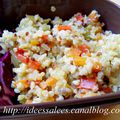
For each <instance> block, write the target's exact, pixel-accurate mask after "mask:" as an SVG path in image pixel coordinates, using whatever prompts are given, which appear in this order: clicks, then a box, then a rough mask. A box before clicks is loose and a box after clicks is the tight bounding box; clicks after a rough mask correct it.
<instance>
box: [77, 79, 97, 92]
mask: <svg viewBox="0 0 120 120" xmlns="http://www.w3.org/2000/svg"><path fill="white" fill-rule="evenodd" d="M78 88H80V89H88V90H94V89H97V84H96V79H94V78H87V77H82V78H81V82H80V85H79V87H78Z"/></svg>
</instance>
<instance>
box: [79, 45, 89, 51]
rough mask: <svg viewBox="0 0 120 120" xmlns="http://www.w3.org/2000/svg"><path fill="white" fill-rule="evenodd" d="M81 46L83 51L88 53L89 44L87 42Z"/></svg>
mask: <svg viewBox="0 0 120 120" xmlns="http://www.w3.org/2000/svg"><path fill="white" fill-rule="evenodd" d="M79 48H80V50H81V52H82V53H88V52H89V50H90V48H89V46H87V45H86V44H82V45H81V46H80V47H79Z"/></svg>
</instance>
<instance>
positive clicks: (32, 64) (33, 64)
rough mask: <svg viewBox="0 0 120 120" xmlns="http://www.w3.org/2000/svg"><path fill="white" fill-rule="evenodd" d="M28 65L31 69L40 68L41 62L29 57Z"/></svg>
mask: <svg viewBox="0 0 120 120" xmlns="http://www.w3.org/2000/svg"><path fill="white" fill-rule="evenodd" d="M28 67H30V68H32V69H40V68H41V64H40V63H39V62H38V61H35V60H31V59H29V61H28Z"/></svg>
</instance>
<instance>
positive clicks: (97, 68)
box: [92, 62, 102, 73]
mask: <svg viewBox="0 0 120 120" xmlns="http://www.w3.org/2000/svg"><path fill="white" fill-rule="evenodd" d="M101 69H102V65H101V63H100V62H95V63H94V65H93V69H92V70H93V72H95V73H97V72H100V71H101Z"/></svg>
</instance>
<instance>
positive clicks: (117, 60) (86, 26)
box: [0, 10, 120, 104]
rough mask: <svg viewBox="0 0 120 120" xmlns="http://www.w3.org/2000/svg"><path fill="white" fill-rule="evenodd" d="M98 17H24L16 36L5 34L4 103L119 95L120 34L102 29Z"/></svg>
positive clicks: (0, 70)
mask: <svg viewBox="0 0 120 120" xmlns="http://www.w3.org/2000/svg"><path fill="white" fill-rule="evenodd" d="M99 17H100V15H99V14H98V12H97V11H96V10H93V11H92V12H91V13H90V14H89V15H88V16H87V15H82V14H81V13H77V14H75V15H74V16H72V17H71V18H70V19H69V20H62V19H61V18H60V17H58V16H56V17H55V18H54V19H53V20H51V19H50V18H48V19H43V18H41V17H40V16H39V15H35V16H31V15H26V17H25V18H23V19H22V20H21V21H20V24H19V25H18V27H17V28H16V30H15V32H10V31H8V30H4V31H3V34H2V37H0V45H1V47H2V52H1V53H2V54H5V55H3V56H2V57H1V58H0V85H1V92H2V96H1V97H0V99H2V100H4V99H3V97H4V95H5V96H7V97H11V96H12V97H14V96H15V95H14V93H16V94H17V100H18V101H19V103H22V104H33V103H41V102H53V101H61V100H65V99H71V98H83V97H91V96H98V95H103V94H107V93H111V92H117V88H118V87H119V86H120V35H119V34H113V33H112V32H111V31H105V30H103V26H104V23H102V22H100V21H99ZM10 56H11V58H10ZM3 64H5V65H4V67H3ZM11 65H13V67H10V66H11ZM3 68H4V69H3ZM10 69H12V72H11V73H10V71H9V70H10ZM3 73H5V74H6V75H8V76H6V77H5V76H4V77H3ZM13 73H14V75H13V76H11V75H12V74H13ZM8 78H9V79H10V81H9V82H7V80H8ZM5 82H7V84H5ZM8 84H9V85H11V87H10V86H9V88H8V86H6V85H8ZM13 89H14V92H13ZM7 90H8V92H7V93H8V95H7V93H6V91H7Z"/></svg>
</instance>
